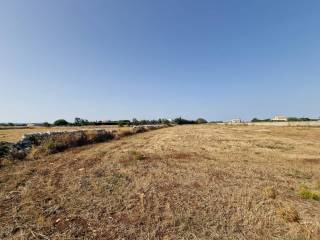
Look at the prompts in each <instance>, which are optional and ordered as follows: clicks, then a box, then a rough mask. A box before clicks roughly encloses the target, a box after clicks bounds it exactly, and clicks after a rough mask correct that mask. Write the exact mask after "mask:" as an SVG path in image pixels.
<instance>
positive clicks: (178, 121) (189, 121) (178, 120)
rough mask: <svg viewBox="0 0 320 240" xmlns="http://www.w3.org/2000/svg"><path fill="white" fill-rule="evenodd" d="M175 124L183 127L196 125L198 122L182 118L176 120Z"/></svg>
mask: <svg viewBox="0 0 320 240" xmlns="http://www.w3.org/2000/svg"><path fill="white" fill-rule="evenodd" d="M173 122H174V123H176V124H178V125H183V124H195V123H196V121H193V120H187V119H183V118H181V117H178V118H176V119H174V120H173Z"/></svg>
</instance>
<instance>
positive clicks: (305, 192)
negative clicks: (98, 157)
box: [299, 186, 320, 201]
mask: <svg viewBox="0 0 320 240" xmlns="http://www.w3.org/2000/svg"><path fill="white" fill-rule="evenodd" d="M299 195H300V197H302V198H304V199H313V200H316V201H320V195H319V193H316V192H313V191H311V190H310V189H308V188H307V187H306V186H301V187H300V189H299Z"/></svg>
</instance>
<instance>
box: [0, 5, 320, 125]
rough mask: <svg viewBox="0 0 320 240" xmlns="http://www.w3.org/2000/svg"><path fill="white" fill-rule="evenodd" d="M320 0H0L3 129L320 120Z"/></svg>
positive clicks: (0, 97)
mask: <svg viewBox="0 0 320 240" xmlns="http://www.w3.org/2000/svg"><path fill="white" fill-rule="evenodd" d="M319 13H320V1H318V0H308V1H302V0H281V1H279V0H264V1H262V0H261V1H260V0H251V1H246V0H243V1H239V0H234V1H233V0H227V1H222V0H219V1H214V0H199V1H195V0H135V1H133V0H95V1H94V0H90V1H84V0H83V1H82V0H54V1H52V0H51V1H46V0H28V1H24V0H20V1H18V0H3V1H1V2H0V87H1V92H0V122H8V121H10V122H41V121H53V120H55V119H57V118H66V119H67V120H73V119H74V117H83V118H87V119H90V120H105V119H132V118H133V117H136V118H138V119H142V118H148V119H151V118H159V117H167V118H174V117H177V116H182V117H185V118H197V117H204V118H206V119H208V120H227V119H231V118H235V117H241V118H243V119H251V118H253V117H260V118H267V117H271V116H273V115H275V114H285V115H289V116H309V117H319V116H320V14H319Z"/></svg>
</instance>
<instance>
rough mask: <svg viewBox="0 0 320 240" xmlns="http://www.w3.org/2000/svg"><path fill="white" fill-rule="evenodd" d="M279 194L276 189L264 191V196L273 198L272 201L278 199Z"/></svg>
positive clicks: (267, 188) (270, 188)
mask: <svg viewBox="0 0 320 240" xmlns="http://www.w3.org/2000/svg"><path fill="white" fill-rule="evenodd" d="M277 195H278V193H277V191H276V190H275V189H274V187H270V186H269V187H266V188H264V189H263V196H264V197H265V198H271V199H275V198H276V197H277Z"/></svg>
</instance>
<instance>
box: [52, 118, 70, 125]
mask: <svg viewBox="0 0 320 240" xmlns="http://www.w3.org/2000/svg"><path fill="white" fill-rule="evenodd" d="M53 124H54V125H55V126H67V125H68V124H69V123H68V122H67V121H66V120H64V119H58V120H56V121H54V123H53Z"/></svg>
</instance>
